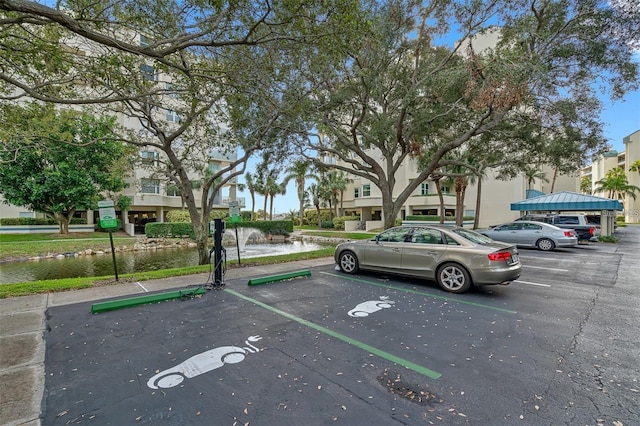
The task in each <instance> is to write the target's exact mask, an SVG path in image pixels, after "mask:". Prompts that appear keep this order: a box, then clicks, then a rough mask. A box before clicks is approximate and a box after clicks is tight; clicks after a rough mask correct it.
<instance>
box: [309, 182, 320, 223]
mask: <svg viewBox="0 0 640 426" xmlns="http://www.w3.org/2000/svg"><path fill="white" fill-rule="evenodd" d="M308 191H309V194H310V195H311V202H312V203H313V205H314V206H315V208H316V212H318V228H322V217H320V202H321V200H322V197H321V189H320V186H319V185H318V184H316V183H312V184H311V185H309V190H308Z"/></svg>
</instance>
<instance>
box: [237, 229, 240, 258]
mask: <svg viewBox="0 0 640 426" xmlns="http://www.w3.org/2000/svg"><path fill="white" fill-rule="evenodd" d="M236 250H238V265H240V241H238V224H237V223H236Z"/></svg>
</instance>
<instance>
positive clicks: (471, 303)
mask: <svg viewBox="0 0 640 426" xmlns="http://www.w3.org/2000/svg"><path fill="white" fill-rule="evenodd" d="M320 273H321V274H324V275H329V276H331V277H338V278H344V279H347V280H349V281H356V282H359V283H364V284H369V285H375V286H378V287H384V288H392V289H394V290H398V291H404V292H405V293H414V294H419V295H421V296H428V297H433V298H434V299H443V300H448V301H451V302H456V303H462V304H463V305H471V306H477V307H479V308H486V309H492V310H494V311H500V312H506V313H508V314H517V313H518V311H512V310H509V309H503V308H498V307H496V306H491V305H483V304H482V303H476V302H469V301H467V300H460V299H454V298H453V297H447V296H441V295H438V294H433V293H428V292H426V291H418V290H410V289H406V288H401V287H396V286H392V285H389V284H381V283H377V282H375V281H369V280H363V279H360V278H355V277H350V276H344V275H339V274H332V273H330V272H320Z"/></svg>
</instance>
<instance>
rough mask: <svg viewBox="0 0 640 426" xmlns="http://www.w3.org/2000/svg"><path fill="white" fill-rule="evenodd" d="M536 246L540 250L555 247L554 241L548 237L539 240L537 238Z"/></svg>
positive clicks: (549, 249)
mask: <svg viewBox="0 0 640 426" xmlns="http://www.w3.org/2000/svg"><path fill="white" fill-rule="evenodd" d="M536 246H537V247H538V248H539V249H540V250H542V251H551V250H553V249H554V248H556V245H555V243H554V242H553V241H551V240H550V239H548V238H542V239H541V240H538V242H537V243H536Z"/></svg>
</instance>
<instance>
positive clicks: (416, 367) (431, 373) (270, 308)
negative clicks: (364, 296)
mask: <svg viewBox="0 0 640 426" xmlns="http://www.w3.org/2000/svg"><path fill="white" fill-rule="evenodd" d="M224 291H225V292H226V293H229V294H232V295H234V296H236V297H238V298H240V299H243V300H246V301H248V302H251V303H253V304H254V305H257V306H260V307H262V308H264V309H267V310H268V311H271V312H273V313H276V314H278V315H282V316H283V317H285V318H288V319H290V320H292V321H295V322H297V323H299V324H302V325H304V326H306V327H309V328H312V329H314V330H316V331H319V332H321V333H324V334H327V335H329V336H331V337H334V338H336V339H338V340H341V341H343V342H345V343H348V344H350V345H353V346H355V347H357V348H360V349H362V350H365V351H367V352H370V353H372V354H374V355H377V356H379V357H380V358H384V359H386V360H387V361H391V362H394V363H396V364H399V365H401V366H403V367H405V368H408V369H410V370H413V371H415V372H416V373H419V374H422V375H424V376H427V377H430V378H432V379H438V378H440V376H442V374H440V373H438V372H436V371H433V370H430V369H428V368H426V367H423V366H421V365H418V364H415V363H413V362H411V361H408V360H406V359H403V358H400V357H398V356H396V355H393V354H390V353H388V352H385V351H383V350H381V349H378V348H375V347H373V346H369V345H367V344H366V343H363V342H361V341H359V340H355V339H352V338H351V337H348V336H345V335H344V334H340V333H338V332H335V331H333V330H330V329H328V328H325V327H322V326H320V325H318V324H315V323H312V322H311V321H307V320H305V319H303V318H299V317H297V316H295V315H292V314H290V313H288V312H285V311H282V310H280V309H278V308H274V307H273V306H270V305H267V304H266V303H262V302H260V301H259V300H256V299H253V298H251V297H248V296H245V295H243V294H240V293H238V292H236V291H234V290H231V289H225V290H224Z"/></svg>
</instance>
